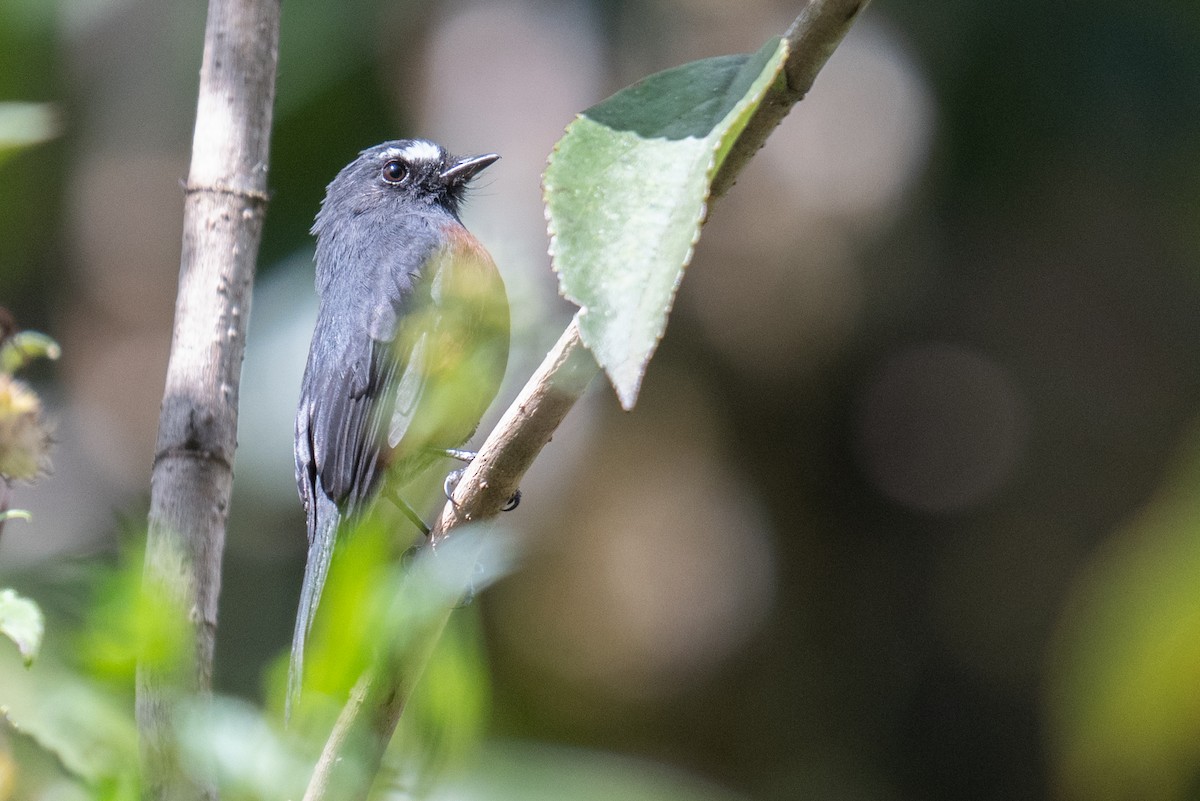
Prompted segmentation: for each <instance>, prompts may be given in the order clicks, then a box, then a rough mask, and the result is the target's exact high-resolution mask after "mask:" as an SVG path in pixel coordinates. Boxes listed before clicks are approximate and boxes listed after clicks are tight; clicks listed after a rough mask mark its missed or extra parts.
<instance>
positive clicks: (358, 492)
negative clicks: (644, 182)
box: [287, 139, 509, 713]
mask: <svg viewBox="0 0 1200 801" xmlns="http://www.w3.org/2000/svg"><path fill="white" fill-rule="evenodd" d="M499 158H500V157H499V156H498V155H496V154H494V153H488V154H484V155H477V156H466V157H455V156H452V155H450V154H449V153H448V152H447V151H446V150H445V149H444V148H443V147H442V146H441V145H438V144H436V143H434V142H431V141H428V140H425V139H400V140H394V141H389V142H383V143H382V144H378V145H375V146H374V147H370V148H367V149H366V150H363V151H362V152H360V153H359V154H358V156H357V158H355V159H354V160H353V161H351V162H350V163H349V164H347V165H346V166H345V167H344V168H343V169H342V170H341V171H340V172H339V173H338V174H337V176H336V177H335V178H334V179H333V181H332V182H331V183H330V184H329V186H328V187H327V189H326V193H325V199H324V200H323V201H322V203H321V208H320V211H319V212H318V213H317V216H316V221H315V223H314V224H313V227H312V231H311V233H312V234H313V235H314V236H315V237H316V241H317V244H316V257H315V259H316V289H317V295H318V298H319V304H320V305H319V309H318V312H317V321H316V325H315V327H314V330H313V337H312V344H311V346H310V348H309V352H308V360H307V363H306V365H305V369H304V377H303V379H302V381H301V389H300V401H299V405H298V408H297V413H296V428H295V435H296V436H295V460H296V483H297V486H298V488H299V492H300V498H301V500H302V502H303V505H304V509H305V515H306V519H307V534H308V555H307V561H306V564H305V569H304V580H303V583H302V585H301V591H300V604H299V609H298V611H297V615H296V626H295V632H294V635H293V638H292V650H291V665H290V669H289V673H288V695H287V710H288V712H289V713H290V709H291V706H292V703H293V702H294V700H296V699H298V697H299V693H300V687H301V685H302V683H303V682H302V676H303V669H304V646H305V642H306V640H307V639H308V636H309V634H310V633H311V630H312V626H313V621H314V620H315V617H316V613H317V607H318V605H319V603H320V599H321V593H322V590H323V588H324V585H325V580H326V577H327V575H328V573H329V566H330V562H331V560H332V558H333V552H334V547H335V544H336V542H337V538H338V533H339V530H342V529H344V528H346V527H347V526H346V523H347V521H352V520H354V519H355V518H357V517H359V516H361V515H363V514H364V513H365V512H366V511H367V510H368V509H369V508H370V506H371V505H372V504H373V503H374V502H375V501H376V499H377V498H378V497H379V495H380V494H381V490H383V489H384V486H385V484H386V487H395V486H399V485H401V484H403V483H404V482H405V481H407V480H409V479H411V478H413V477H414V476H415V475H416V474H418V473H419V472H421V471H422V470H424V469H425V468H427V467H429V466H430V465H432V464H433V463H434V461H435V460H436V459H437V458H438V456H439V453H446V452H450V453H456V451H454V449H456V448H457V447H458V446H460V445H462V444H463V443H464V442H466V441H467V440H468V439H469V438H470V437H471V436H472V434H474V432H475V429H476V428H477V427H478V425H479V420H480V418H481V417H482V416H483V414H484V412H485V411H486V410H487V408H488V406H490V405H491V403H492V401H493V400H494V399H495V396H496V394H497V392H498V390H499V387H500V383H501V381H502V379H503V377H504V371H505V368H506V366H507V362H508V347H509V306H508V298H507V295H506V293H505V289H504V283H503V281H502V279H501V277H500V273H499V271H498V270H497V268H496V264H495V262H494V261H493V259H492V257H491V256H490V255H489V254H488V252H487V250H486V249H485V248H484V247H483V245H482V244H480V242H479V240H477V239H476V238H475V237H474V236H473V235H472V234H471V233H470V231H468V230H467V229H466V227H465V226H464V225H463V223H462V220H461V219H460V218H459V209H460V207H461V205H462V203H463V200H464V198H465V194H466V192H467V190H468V187H469V185H470V182H471V180H472V179H473V178H475V177H476V176H477V175H478V174H479V173H480V172H481V171H482V170H484V169H485V168H487V167H488V166H490V165H491V164H493V163H495V162H496V161H497V160H498V159H499ZM389 497H393V496H392V495H391V494H389ZM418 522H419V519H418ZM426 531H427V529H426Z"/></svg>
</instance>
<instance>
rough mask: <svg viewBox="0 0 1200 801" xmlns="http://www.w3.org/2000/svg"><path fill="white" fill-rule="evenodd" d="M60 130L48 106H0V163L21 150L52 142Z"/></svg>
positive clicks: (52, 109)
mask: <svg viewBox="0 0 1200 801" xmlns="http://www.w3.org/2000/svg"><path fill="white" fill-rule="evenodd" d="M60 128H61V125H60V124H59V120H58V112H57V111H56V110H55V108H54V106H53V105H51V104H50V103H11V102H8V103H0V164H3V163H4V161H5V160H6V159H7V158H8V157H9V156H11V155H12V154H14V153H16V152H17V151H19V150H21V149H22V148H26V147H29V146H31V145H36V144H38V143H39V142H44V141H46V140H47V139H53V138H54V137H55V136H57V135H58V133H59V130H60Z"/></svg>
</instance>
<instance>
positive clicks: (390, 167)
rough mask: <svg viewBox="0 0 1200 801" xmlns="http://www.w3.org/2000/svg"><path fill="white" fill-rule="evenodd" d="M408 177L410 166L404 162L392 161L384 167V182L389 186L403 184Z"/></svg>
mask: <svg viewBox="0 0 1200 801" xmlns="http://www.w3.org/2000/svg"><path fill="white" fill-rule="evenodd" d="M407 177H408V165H407V164H405V163H404V162H403V161H397V160H396V159H392V160H391V161H389V162H388V163H387V164H384V165H383V180H385V181H387V182H388V183H389V184H399V183H403V182H404V179H405V178H407Z"/></svg>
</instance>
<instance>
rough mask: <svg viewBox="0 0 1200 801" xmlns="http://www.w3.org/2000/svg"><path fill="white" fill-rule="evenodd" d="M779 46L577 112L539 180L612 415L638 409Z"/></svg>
mask: <svg viewBox="0 0 1200 801" xmlns="http://www.w3.org/2000/svg"><path fill="white" fill-rule="evenodd" d="M786 56H787V45H786V43H785V42H784V41H782V40H778V39H776V40H772V41H771V42H768V43H767V44H766V45H765V46H764V47H763V48H762V49H761V50H759V51H758V52H757V53H754V54H752V55H739V56H721V57H718V58H709V59H704V60H702V61H695V62H692V63H690V64H685V65H683V66H681V67H676V68H674V69H670V70H667V71H665V72H660V73H658V74H656V75H651V76H650V77H649V78H646V79H645V80H642V81H640V82H639V83H636V84H634V85H633V86H630V87H628V88H626V89H623V90H621V91H620V92H618V93H617V94H615V95H613V96H612V97H610V98H609V99H607V100H605V101H603V102H602V103H600V104H599V105H596V106H593V107H592V108H590V109H588V110H587V111H585V112H583V114H581V115H580V116H579V117H578V118H576V120H575V121H574V122H572V123H571V124H570V125H569V126H568V127H567V130H566V133H565V134H564V135H563V137H562V139H561V140H559V142H558V144H557V146H556V147H555V149H554V153H553V154H551V156H550V163H549V165H548V166H547V168H546V175H545V193H546V215H547V221H548V225H549V231H550V254H551V257H552V258H553V261H554V268H555V270H556V271H557V272H558V275H559V285H560V289H561V291H562V293H563V295H565V296H566V297H567V298H569V299H570V300H571V301H573V302H575V303H576V304H578V305H579V306H580V307H581V309H582V311H581V314H580V320H579V326H580V332H581V334H582V337H583V341H584V344H586V345H587V347H588V348H589V349H590V350H591V351H592V353H593V354H594V355H595V357H596V360H597V361H598V362H599V363H600V365H601V366H602V367H603V368H604V370H605V372H607V373H608V377H609V379H610V380H611V381H612V383H613V387H614V388H615V389H616V391H617V396H618V398H620V400H621V404H622V406H624V407H625V408H626V409H629V408H632V406H633V404H634V403H635V402H636V400H637V395H638V390H639V388H640V386H641V382H642V376H643V375H644V374H645V371H646V365H647V364H648V363H649V361H650V357H651V356H652V355H653V353H654V349H655V348H656V347H657V346H658V342H659V340H660V339H662V335H663V332H664V331H665V330H666V326H667V316H668V314H669V313H670V311H671V304H672V302H673V301H674V298H675V291H676V289H677V288H678V287H679V282H680V281H681V280H682V278H683V271H684V268H685V267H687V264H688V262H689V261H690V260H691V258H692V248H693V246H694V245H695V243H696V240H697V238H698V237H699V235H700V226H701V225H702V224H703V222H704V215H705V209H706V204H707V202H708V199H709V191H710V189H709V188H710V185H711V183H712V179H713V176H714V175H715V174H716V172H717V169H718V168H719V167H720V166H721V162H722V161H723V160H724V158H725V156H726V154H727V153H728V152H729V148H730V146H731V145H732V144H733V142H734V140H736V139H737V136H738V135H739V134H740V133H741V132H742V130H743V129H744V128H745V126H746V123H747V122H748V121H749V119H750V116H751V115H752V114H753V113H754V111H755V109H756V108H757V107H758V104H759V103H760V102H761V101H762V99H763V97H764V96H765V95H766V93H767V90H768V89H769V88H770V87H771V86H772V85H773V84H775V82H776V81H782V80H783V76H782V74H781V71H782V68H783V62H784V59H785V58H786Z"/></svg>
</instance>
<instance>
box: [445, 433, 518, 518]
mask: <svg viewBox="0 0 1200 801" xmlns="http://www.w3.org/2000/svg"><path fill="white" fill-rule="evenodd" d="M430 450H432V451H433V452H434V453H436V454H438V455H439V456H446V457H448V458H450V459H457V460H459V461H460V462H467V463H470V462H471V461H472V460H473V459H474V458H475V457H476V456H477V455H478V451H468V450H463V449H462V448H431V449H430ZM464 472H465V469H464V468H462V467H460V468H458V469H457V470H451V471H450V472H449V473H447V474H446V480H445V481H443V482H442V494H443V495H445V496H446V500H448V501H450V503H454V488H455V487H457V486H458V482H459V481H460V480H461V479H462V476H463V473H464ZM520 505H521V490H517V491H516V492H514V493H513V494H512V497H511V498H509V499H508V500H507V501H505V502H504V505H503V506H501V507H500V511H501V512H511V511H512V510H513V509H516V508H517V507H518V506H520ZM455 508H456V509H457V508H458V507H457V506H455Z"/></svg>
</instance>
